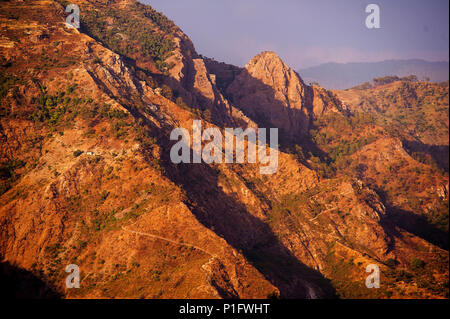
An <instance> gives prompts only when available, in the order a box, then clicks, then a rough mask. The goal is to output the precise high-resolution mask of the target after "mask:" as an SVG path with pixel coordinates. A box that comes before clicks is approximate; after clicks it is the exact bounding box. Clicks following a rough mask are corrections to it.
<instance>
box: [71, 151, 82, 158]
mask: <svg viewBox="0 0 450 319" xmlns="http://www.w3.org/2000/svg"><path fill="white" fill-rule="evenodd" d="M81 154H83V151H80V150H76V151H74V152H73V156H74V157H78V156H80V155H81Z"/></svg>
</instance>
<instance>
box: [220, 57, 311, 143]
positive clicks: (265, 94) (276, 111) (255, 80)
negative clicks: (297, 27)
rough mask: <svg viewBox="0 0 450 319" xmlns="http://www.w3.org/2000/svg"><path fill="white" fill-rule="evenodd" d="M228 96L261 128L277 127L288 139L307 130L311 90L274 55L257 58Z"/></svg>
mask: <svg viewBox="0 0 450 319" xmlns="http://www.w3.org/2000/svg"><path fill="white" fill-rule="evenodd" d="M227 93H228V94H229V96H230V97H231V98H232V100H233V102H234V103H235V104H236V105H237V106H238V107H240V108H241V109H242V110H243V111H244V112H245V113H247V115H249V116H250V117H252V118H255V119H256V120H257V122H258V123H259V124H260V125H271V126H272V127H278V128H280V129H282V130H283V133H284V135H286V136H289V137H295V136H303V135H304V134H306V132H307V131H308V127H309V118H310V115H309V114H310V110H309V109H310V106H312V90H311V88H310V87H309V86H307V85H305V84H304V82H303V80H302V79H301V78H300V76H299V75H298V74H297V73H296V72H295V71H294V70H292V69H291V68H290V67H289V66H287V65H286V64H285V63H284V62H283V61H282V60H281V58H280V57H279V56H278V55H277V54H276V53H274V52H263V53H261V54H259V55H257V56H255V57H254V58H253V59H252V60H251V61H250V62H249V63H248V64H247V65H246V66H245V68H244V70H243V71H242V72H241V73H240V74H239V75H238V76H237V77H236V79H235V80H234V81H233V83H232V84H231V85H230V86H229V88H228V91H227Z"/></svg>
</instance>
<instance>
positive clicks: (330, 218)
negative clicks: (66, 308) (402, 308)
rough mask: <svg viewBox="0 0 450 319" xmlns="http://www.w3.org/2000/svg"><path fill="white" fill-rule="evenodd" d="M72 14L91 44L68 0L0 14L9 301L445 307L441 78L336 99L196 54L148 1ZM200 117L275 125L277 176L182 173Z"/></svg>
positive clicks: (260, 58)
mask: <svg viewBox="0 0 450 319" xmlns="http://www.w3.org/2000/svg"><path fill="white" fill-rule="evenodd" d="M71 3H75V4H77V5H79V6H80V9H81V12H83V15H82V18H81V28H80V30H76V29H73V28H69V27H68V26H67V25H66V24H65V18H66V13H65V10H64V9H65V5H66V4H67V3H66V2H65V1H49V0H45V1H44V0H42V1H13V0H12V1H3V2H1V3H0V7H1V10H0V20H1V21H2V23H1V24H0V35H1V41H0V53H1V55H0V56H1V57H2V58H1V61H0V84H1V86H0V140H1V143H2V144H1V145H2V147H1V148H0V225H1V228H0V229H1V230H0V262H1V264H0V265H1V266H2V267H0V279H3V278H6V280H5V282H6V283H7V285H2V286H1V287H0V289H2V290H3V291H2V293H4V294H5V295H6V294H8V293H10V294H15V295H19V296H20V295H24V294H20V292H17V290H20V287H27V286H29V285H34V286H35V289H34V290H30V295H35V297H40V298H46V297H47V298H58V297H61V298H148V299H151V298H168V299H170V298H273V297H280V298H336V297H340V298H415V297H421V298H448V263H449V259H448V257H449V256H448V181H449V179H448V141H445V139H444V136H445V134H448V105H449V103H448V83H443V84H434V83H426V82H421V81H405V80H404V79H403V80H402V79H399V80H398V81H394V82H391V83H387V84H383V85H379V86H376V87H370V88H359V89H352V90H347V91H329V90H327V89H324V88H321V87H319V86H317V85H313V86H310V85H308V84H306V83H305V81H304V80H303V79H302V77H301V75H299V74H298V73H296V72H295V71H293V70H292V69H291V68H290V67H289V66H288V65H286V64H285V63H284V62H283V61H282V60H281V59H280V58H279V57H278V55H277V54H276V53H274V52H263V53H260V54H258V55H256V56H255V57H254V58H253V59H252V60H251V61H250V62H249V63H248V64H247V65H246V66H245V68H239V67H236V66H233V65H229V64H226V63H221V62H217V61H214V60H212V59H208V58H206V57H202V56H200V55H199V54H198V53H197V52H196V50H195V46H194V44H193V43H192V41H191V40H190V39H189V37H188V36H187V35H185V34H184V33H183V32H182V30H180V29H179V28H178V27H177V26H176V25H175V23H174V22H172V21H170V20H169V19H167V18H166V17H165V16H164V15H163V14H161V13H158V12H156V11H155V10H153V9H152V8H151V7H150V6H146V5H142V4H140V3H139V2H137V1H134V0H96V1H87V0H73V1H71ZM445 116H447V119H446V117H445ZM196 120H201V121H202V126H203V127H204V128H215V129H217V130H219V131H220V132H223V131H224V130H225V128H229V127H232V128H242V129H245V128H255V127H277V128H279V129H280V132H281V134H280V140H279V143H280V152H279V154H278V164H279V165H278V170H277V171H276V173H274V174H272V175H262V174H260V170H259V168H260V167H259V166H258V165H257V164H253V163H233V164H227V163H211V164H208V163H199V164H188V163H180V164H175V163H173V162H172V160H171V159H170V153H171V149H172V146H173V145H174V144H175V143H176V141H173V140H171V139H170V136H171V134H172V132H173V131H174V129H176V128H186V129H187V130H188V131H189V133H190V134H192V131H193V128H192V126H193V123H194V121H196ZM425 120H426V121H425ZM424 122H425V123H424ZM248 143H249V142H248V141H245V146H246V148H248V146H249V144H248ZM445 150H447V154H445ZM221 155H222V156H223V155H224V154H223V153H222V154H221ZM69 264H76V265H78V266H79V268H80V271H81V283H80V284H81V287H80V289H67V287H66V284H65V279H66V277H67V275H68V274H67V273H66V272H65V269H66V266H67V265H69ZM370 264H377V265H379V267H380V270H381V273H382V280H383V283H384V284H383V285H382V286H381V288H380V289H367V288H366V286H365V284H364V283H365V278H366V276H367V273H366V267H367V265H370ZM5 290H6V291H5ZM9 290H11V291H9ZM35 290H36V291H35ZM25 295H26V294H25Z"/></svg>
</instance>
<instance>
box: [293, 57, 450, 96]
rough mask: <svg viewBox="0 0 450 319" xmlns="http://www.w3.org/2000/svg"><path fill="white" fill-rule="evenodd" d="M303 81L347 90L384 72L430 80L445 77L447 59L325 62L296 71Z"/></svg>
mask: <svg viewBox="0 0 450 319" xmlns="http://www.w3.org/2000/svg"><path fill="white" fill-rule="evenodd" d="M298 73H299V74H300V76H301V77H302V78H303V80H304V81H305V82H306V83H310V82H318V83H319V84H320V85H321V86H322V87H324V88H326V89H339V90H341V89H347V88H350V87H353V86H355V85H358V84H361V83H364V82H367V81H371V80H372V79H373V78H376V77H381V76H386V75H397V76H407V75H411V74H414V75H417V77H418V78H419V80H422V79H423V78H425V77H428V78H430V80H431V81H432V82H442V81H447V80H448V79H449V63H448V62H428V61H424V60H418V59H415V60H387V61H382V62H367V63H325V64H321V65H318V66H315V67H310V68H306V69H301V70H299V71H298Z"/></svg>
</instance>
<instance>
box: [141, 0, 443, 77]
mask: <svg viewBox="0 0 450 319" xmlns="http://www.w3.org/2000/svg"><path fill="white" fill-rule="evenodd" d="M140 1H141V2H143V3H147V4H150V5H151V6H153V8H155V9H156V10H158V11H161V12H163V13H164V14H165V15H166V16H167V17H169V18H170V19H171V20H173V21H174V22H175V23H176V24H177V25H178V26H179V27H180V28H181V29H182V30H183V31H184V32H185V33H186V34H187V35H188V36H189V37H190V38H191V39H192V41H193V42H194V45H195V47H196V49H197V51H198V52H199V53H201V54H203V55H206V56H209V57H213V58H215V59H216V60H219V61H223V62H228V63H232V64H236V65H240V66H243V65H245V64H246V63H247V62H248V61H249V60H250V59H251V58H252V57H253V56H255V55H256V54H258V53H259V52H261V51H265V50H271V51H275V52H277V53H278V54H279V55H280V56H281V57H282V58H283V59H284V60H285V61H286V62H287V63H288V64H289V65H290V66H292V67H294V68H296V69H298V68H304V67H309V66H313V65H317V64H321V63H326V62H371V61H382V60H386V59H410V58H420V59H425V60H429V61H448V55H449V31H448V28H449V0H368V1H362V0H140ZM370 3H375V4H378V5H379V6H380V11H381V12H380V17H381V29H367V28H366V26H365V20H366V17H367V15H368V14H367V13H366V12H365V8H366V6H367V5H368V4H370Z"/></svg>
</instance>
